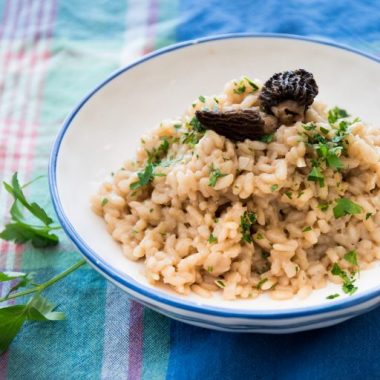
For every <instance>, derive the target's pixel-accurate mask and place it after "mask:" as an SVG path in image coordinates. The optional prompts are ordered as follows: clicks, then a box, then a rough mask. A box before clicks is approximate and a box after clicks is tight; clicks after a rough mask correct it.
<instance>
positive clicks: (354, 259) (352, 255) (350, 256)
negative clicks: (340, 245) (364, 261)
mask: <svg viewBox="0 0 380 380" xmlns="http://www.w3.org/2000/svg"><path fill="white" fill-rule="evenodd" d="M343 258H344V259H345V260H346V261H347V262H348V263H350V264H352V265H355V266H358V253H357V252H356V251H355V250H352V251H348V252H347V253H346V254H345V255H344V256H343Z"/></svg>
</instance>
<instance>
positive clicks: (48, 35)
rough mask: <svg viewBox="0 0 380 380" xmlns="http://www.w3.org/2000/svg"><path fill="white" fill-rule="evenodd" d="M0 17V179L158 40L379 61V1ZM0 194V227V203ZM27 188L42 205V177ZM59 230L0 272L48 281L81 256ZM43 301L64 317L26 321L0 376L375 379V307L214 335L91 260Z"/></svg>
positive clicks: (75, 3)
mask: <svg viewBox="0 0 380 380" xmlns="http://www.w3.org/2000/svg"><path fill="white" fill-rule="evenodd" d="M0 12H1V29H0V128H1V134H0V173H1V178H10V176H11V174H12V173H13V172H14V171H15V170H18V171H19V173H20V174H19V176H20V178H21V179H22V180H23V181H26V180H30V179H31V178H33V177H35V176H37V175H41V174H45V173H46V170H47V164H48V157H49V152H50V148H51V145H52V142H53V139H54V136H55V135H56V133H57V131H58V129H59V127H60V124H61V123H62V120H63V118H64V117H65V115H67V113H68V112H69V110H70V109H71V108H72V107H73V106H74V104H75V103H76V102H77V101H78V100H79V99H80V98H81V97H82V96H83V95H84V94H85V93H86V92H88V91H89V89H91V88H92V87H93V86H94V85H95V84H96V83H97V82H98V81H100V80H101V79H102V78H104V77H105V76H106V75H107V74H109V73H110V72H111V71H113V70H114V69H116V68H118V67H119V66H120V65H123V64H125V63H127V62H130V61H131V60H133V59H134V58H136V57H138V56H140V55H142V54H144V53H147V52H149V51H151V50H154V49H156V48H159V47H162V46H165V45H167V44H170V43H173V42H176V41H182V40H186V39H191V38H196V37H203V36H207V35H212V34H220V33H229V32H278V33H292V34H299V35H307V36H317V37H319V38H326V39H332V40H335V41H338V42H343V43H346V44H349V45H350V46H353V47H356V48H359V49H362V50H364V51H367V52H370V53H372V54H375V55H376V54H377V55H380V4H379V1H378V0H373V1H370V0H361V1H355V0H350V1H348V0H347V1H343V0H336V1H329V0H326V1H317V0H309V1H301V0H289V1H282V0H267V1H265V2H264V1H259V0H254V1H248V0H247V1H237V0H235V1H222V0H208V1H196V0H182V1H180V0H91V1H87V0H0ZM352 80H353V85H354V81H355V78H352ZM379 101H380V99H379ZM0 193H1V195H0V219H1V222H4V221H5V218H6V217H7V215H8V208H9V204H10V200H9V198H8V196H7V195H6V194H5V193H4V190H3V189H1V191H0ZM29 195H30V196H31V197H33V198H34V199H36V200H37V201H39V202H41V203H42V204H43V205H45V206H46V207H47V208H48V209H49V210H50V211H51V212H52V206H51V203H50V200H49V193H48V185H47V180H46V178H45V179H43V180H41V181H40V182H38V183H35V184H34V185H33V186H32V187H31V188H30V191H29ZM60 237H61V241H62V243H61V244H60V245H59V247H58V248H56V249H50V250H44V251H40V250H35V249H33V248H32V247H31V246H29V245H27V246H25V247H21V246H19V247H16V246H15V245H13V244H8V243H6V242H1V244H0V250H1V253H0V270H4V269H7V270H21V271H35V272H37V273H38V276H40V277H41V278H48V277H49V276H51V275H53V274H54V273H57V272H58V271H60V270H62V269H63V268H65V267H66V266H68V265H69V264H70V263H73V262H74V261H76V260H77V259H78V258H79V254H78V253H77V250H76V248H75V247H74V246H73V245H72V244H71V243H70V242H69V240H68V239H67V238H66V237H65V236H63V234H62V235H61V236H60ZM4 291H5V289H2V292H3V293H4ZM47 296H48V297H49V298H51V299H52V300H56V301H57V302H59V303H60V309H61V310H63V311H65V312H66V314H67V317H68V318H67V320H66V321H63V322H56V323H28V324H27V325H26V326H25V327H24V328H23V330H22V332H21V333H20V335H19V336H17V338H16V339H15V341H14V342H13V344H12V346H11V347H10V349H9V351H8V352H7V354H5V355H3V356H2V357H1V358H0V379H13V380H16V379H22V380H26V379H33V380H39V379H49V380H50V379H81V380H82V379H98V378H102V379H110V380H111V379H112V380H113V379H132V380H135V379H140V378H143V379H147V380H151V379H163V378H168V379H176V380H177V379H181V380H182V379H218V380H220V379H359V378H361V379H378V378H380V311H379V310H375V311H373V312H371V313H368V314H366V315H363V316H361V317H359V318H356V319H354V320H351V321H348V322H346V323H343V324H341V325H339V326H336V327H332V328H327V329H324V330H320V331H313V332H306V333H300V334H294V335H286V336H268V335H249V334H227V333H219V332H213V331H208V330H204V329H200V328H196V327H191V326H188V325H185V324H182V323H179V322H175V321H171V320H170V319H168V318H165V317H163V316H161V315H159V314H157V313H155V312H153V311H151V310H149V309H146V308H144V307H142V306H140V305H139V304H137V303H135V302H130V301H129V300H128V298H127V297H126V296H125V294H124V293H123V292H122V291H120V290H118V289H117V288H116V287H115V286H113V285H111V284H110V283H108V282H106V281H105V280H104V279H103V278H102V277H100V276H99V275H98V274H97V273H96V272H95V271H93V270H91V269H90V268H89V267H82V268H81V269H80V270H78V271H77V272H75V273H74V274H73V275H71V276H70V277H68V278H66V279H65V280H64V281H63V282H61V283H59V284H57V285H56V286H55V287H53V288H51V289H49V291H48V292H47Z"/></svg>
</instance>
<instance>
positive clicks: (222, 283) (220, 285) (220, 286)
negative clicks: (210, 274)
mask: <svg viewBox="0 0 380 380" xmlns="http://www.w3.org/2000/svg"><path fill="white" fill-rule="evenodd" d="M214 282H215V285H216V286H218V287H219V288H221V289H223V288H225V287H226V284H225V283H224V281H223V280H215V281H214Z"/></svg>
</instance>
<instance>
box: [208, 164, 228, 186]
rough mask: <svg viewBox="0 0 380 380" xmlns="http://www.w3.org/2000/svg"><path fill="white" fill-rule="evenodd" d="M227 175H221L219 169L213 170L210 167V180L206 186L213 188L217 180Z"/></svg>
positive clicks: (212, 167)
mask: <svg viewBox="0 0 380 380" xmlns="http://www.w3.org/2000/svg"><path fill="white" fill-rule="evenodd" d="M226 175H227V174H223V173H221V171H220V169H216V168H214V166H211V170H210V179H209V181H208V185H209V186H211V187H215V185H216V183H217V182H218V179H219V178H222V177H225V176H226Z"/></svg>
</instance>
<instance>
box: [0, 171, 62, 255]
mask: <svg viewBox="0 0 380 380" xmlns="http://www.w3.org/2000/svg"><path fill="white" fill-rule="evenodd" d="M32 182H33V181H31V182H29V183H28V184H27V185H29V184H30V183H32ZM3 184H4V187H5V189H6V190H7V192H8V193H10V194H11V195H12V197H13V199H14V201H13V204H12V206H11V209H10V214H11V221H10V223H8V224H6V225H5V228H4V230H3V231H1V232H0V238H1V239H4V240H7V241H13V242H15V243H17V244H22V243H26V242H29V241H30V242H31V243H32V245H33V246H34V247H36V248H41V247H49V246H54V245H57V244H58V242H59V239H58V236H57V235H55V234H53V233H51V231H53V230H57V229H60V227H58V226H51V224H52V223H53V219H52V218H50V217H49V216H48V215H47V213H46V212H45V210H44V209H43V208H42V207H41V206H39V205H38V204H37V203H35V202H31V203H30V202H29V201H28V200H27V199H26V197H25V194H24V192H23V188H24V187H25V186H27V185H25V186H23V187H21V186H20V183H19V181H18V178H17V172H16V173H14V174H13V176H12V181H11V184H9V183H7V182H3ZM24 210H26V211H29V213H30V214H31V216H32V217H34V218H35V220H37V223H33V224H31V223H29V221H26V218H25V215H24V214H23V211H24ZM41 222H42V225H41V224H40V223H41Z"/></svg>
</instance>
